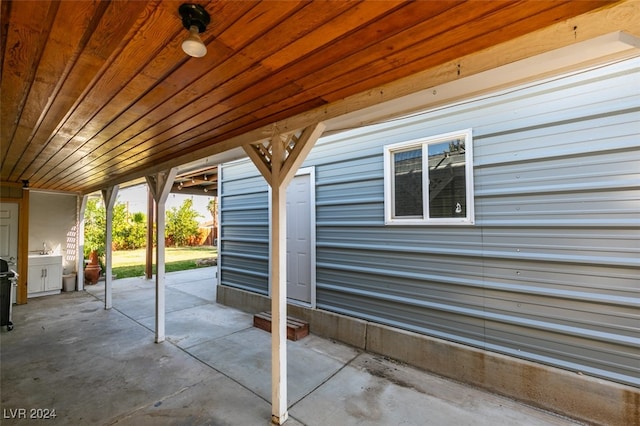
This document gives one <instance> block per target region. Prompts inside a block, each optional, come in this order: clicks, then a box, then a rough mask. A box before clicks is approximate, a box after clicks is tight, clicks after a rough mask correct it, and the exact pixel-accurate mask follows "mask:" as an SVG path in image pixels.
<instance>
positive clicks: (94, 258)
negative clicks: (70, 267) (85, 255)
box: [84, 250, 102, 284]
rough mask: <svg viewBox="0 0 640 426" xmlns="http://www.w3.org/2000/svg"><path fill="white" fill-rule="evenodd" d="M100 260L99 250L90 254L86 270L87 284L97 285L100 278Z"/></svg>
mask: <svg viewBox="0 0 640 426" xmlns="http://www.w3.org/2000/svg"><path fill="white" fill-rule="evenodd" d="M100 271H102V268H101V267H100V259H99V255H98V251H97V250H91V251H90V252H89V263H88V264H87V266H85V268H84V279H85V282H86V283H87V284H95V283H97V282H98V278H100Z"/></svg>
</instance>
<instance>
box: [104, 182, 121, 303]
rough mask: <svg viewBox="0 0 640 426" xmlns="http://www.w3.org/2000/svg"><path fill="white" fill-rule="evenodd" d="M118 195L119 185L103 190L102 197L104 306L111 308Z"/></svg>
mask: <svg viewBox="0 0 640 426" xmlns="http://www.w3.org/2000/svg"><path fill="white" fill-rule="evenodd" d="M117 197H118V185H115V186H112V187H110V188H107V189H103V190H102V198H103V199H104V204H105V210H106V212H107V213H106V215H107V217H106V225H107V226H106V228H107V229H106V232H105V240H104V253H105V261H104V269H105V271H104V308H105V309H111V307H112V306H113V303H112V298H111V284H112V283H111V281H112V280H113V277H112V275H113V274H112V273H111V263H112V258H113V253H112V250H111V247H112V241H113V207H114V206H115V204H116V198H117Z"/></svg>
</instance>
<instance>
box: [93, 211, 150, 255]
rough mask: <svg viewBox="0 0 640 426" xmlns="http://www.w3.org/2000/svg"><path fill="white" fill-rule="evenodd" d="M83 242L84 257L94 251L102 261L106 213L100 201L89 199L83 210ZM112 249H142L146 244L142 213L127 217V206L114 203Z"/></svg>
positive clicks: (144, 220)
mask: <svg viewBox="0 0 640 426" xmlns="http://www.w3.org/2000/svg"><path fill="white" fill-rule="evenodd" d="M84 217H85V224H84V241H85V253H84V255H85V257H88V256H89V253H90V252H91V251H92V250H96V252H97V253H98V256H99V257H100V258H101V259H102V258H103V256H104V254H105V248H106V247H105V240H106V239H105V231H106V211H105V208H104V205H103V203H102V200H101V199H99V198H90V199H89V200H88V201H87V207H86V209H85V216H84ZM112 228H113V239H112V242H113V247H112V248H113V249H114V250H129V249H136V248H140V247H144V246H145V244H146V243H147V228H146V217H145V215H144V214H143V213H134V214H133V215H129V213H128V212H127V206H126V205H125V204H123V203H116V205H115V206H114V207H113V221H112Z"/></svg>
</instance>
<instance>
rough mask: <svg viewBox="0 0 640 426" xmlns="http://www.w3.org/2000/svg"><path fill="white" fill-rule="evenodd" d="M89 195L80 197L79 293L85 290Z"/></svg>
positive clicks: (77, 259) (77, 267) (78, 239)
mask: <svg viewBox="0 0 640 426" xmlns="http://www.w3.org/2000/svg"><path fill="white" fill-rule="evenodd" d="M88 199H89V196H88V195H84V196H82V197H78V213H77V214H78V220H77V223H78V225H77V229H76V231H77V232H76V235H77V236H78V238H77V242H78V245H77V247H78V251H77V252H76V271H78V276H77V279H78V291H82V290H84V212H85V210H86V209H87V200H88Z"/></svg>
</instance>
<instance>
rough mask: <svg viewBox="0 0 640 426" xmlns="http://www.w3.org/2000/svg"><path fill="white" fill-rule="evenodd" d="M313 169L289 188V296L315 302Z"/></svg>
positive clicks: (297, 177) (297, 178)
mask: <svg viewBox="0 0 640 426" xmlns="http://www.w3.org/2000/svg"><path fill="white" fill-rule="evenodd" d="M314 181H315V179H314V174H313V169H312V168H309V169H301V170H300V171H299V172H298V174H297V175H296V177H295V178H294V179H293V181H292V182H291V183H290V184H289V187H288V188H287V296H288V298H289V299H290V301H291V302H294V303H295V302H299V303H300V302H301V303H303V304H306V305H312V306H313V305H314V304H315V297H314V296H315V288H314V287H315V193H314V191H313V188H314Z"/></svg>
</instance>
